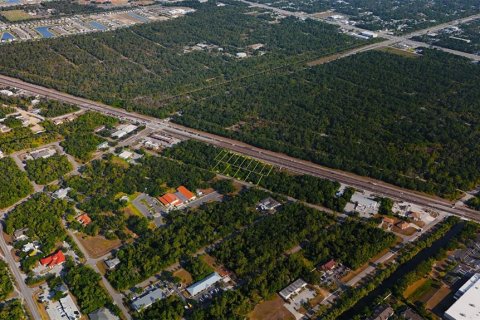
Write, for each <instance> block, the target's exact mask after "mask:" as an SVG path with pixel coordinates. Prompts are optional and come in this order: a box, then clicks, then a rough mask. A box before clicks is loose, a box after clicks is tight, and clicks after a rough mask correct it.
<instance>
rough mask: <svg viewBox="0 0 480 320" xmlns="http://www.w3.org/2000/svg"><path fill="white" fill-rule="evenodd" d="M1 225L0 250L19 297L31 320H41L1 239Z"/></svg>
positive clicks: (0, 227)
mask: <svg viewBox="0 0 480 320" xmlns="http://www.w3.org/2000/svg"><path fill="white" fill-rule="evenodd" d="M2 228H3V227H2V224H1V223H0V248H2V251H3V252H4V253H5V261H6V262H7V264H8V265H9V266H10V270H11V271H12V274H13V276H14V277H15V282H16V285H17V287H18V289H19V290H20V293H21V297H22V298H23V302H24V303H25V304H26V306H27V309H28V310H29V311H30V315H31V316H32V318H33V319H35V320H36V319H42V317H41V315H40V312H39V311H38V308H37V305H36V303H35V301H34V300H33V293H32V290H31V289H30V288H29V287H27V285H26V284H25V281H24V280H23V278H22V275H21V273H20V269H19V268H18V266H17V264H16V262H15V260H14V259H13V257H12V254H11V252H10V250H9V249H8V247H7V244H6V242H5V239H4V238H3V235H2V233H3V230H2Z"/></svg>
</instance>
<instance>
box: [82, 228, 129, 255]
mask: <svg viewBox="0 0 480 320" xmlns="http://www.w3.org/2000/svg"><path fill="white" fill-rule="evenodd" d="M77 239H78V240H79V241H80V242H81V243H82V245H83V247H84V248H85V250H87V252H88V255H89V256H90V257H91V258H93V259H96V258H100V257H101V256H103V255H106V254H107V253H109V252H110V251H112V250H113V249H116V248H118V247H119V246H120V244H121V241H120V240H119V239H115V240H107V239H105V238H104V237H102V236H95V237H90V236H87V235H83V234H81V235H80V236H77Z"/></svg>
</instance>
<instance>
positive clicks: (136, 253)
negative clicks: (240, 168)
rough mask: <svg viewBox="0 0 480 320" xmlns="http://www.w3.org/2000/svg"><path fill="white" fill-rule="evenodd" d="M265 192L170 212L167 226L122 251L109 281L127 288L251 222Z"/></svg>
mask: <svg viewBox="0 0 480 320" xmlns="http://www.w3.org/2000/svg"><path fill="white" fill-rule="evenodd" d="M265 196H266V194H265V193H264V192H260V191H258V190H254V189H249V190H246V191H244V192H242V193H241V194H240V195H238V196H235V197H231V198H227V199H225V200H224V201H223V202H217V203H208V204H205V205H203V206H202V207H200V208H198V209H195V212H190V211H185V212H183V211H178V212H174V213H170V215H169V216H168V224H167V225H166V226H165V227H163V228H158V229H155V230H152V231H149V232H146V233H144V234H142V235H141V237H140V238H139V239H138V240H137V241H135V242H134V243H132V244H128V245H126V246H124V247H122V248H121V249H120V250H119V251H118V253H117V255H116V257H117V258H119V259H120V261H121V263H120V265H119V266H118V267H117V268H116V269H115V270H114V271H112V272H110V273H109V274H108V275H107V277H108V279H109V281H110V282H111V283H112V285H113V286H114V287H115V288H117V289H126V288H128V287H130V286H133V285H135V284H137V283H138V282H140V281H142V280H144V279H146V278H148V277H149V276H151V275H153V274H155V273H157V272H159V271H160V270H162V269H163V268H165V267H167V266H169V265H170V264H172V263H174V262H175V261H177V260H179V259H180V258H181V257H182V256H184V255H190V254H193V253H195V252H196V251H197V250H198V249H200V248H201V247H203V246H206V245H209V244H211V243H213V242H215V241H216V240H218V239H221V238H222V237H225V236H227V235H229V234H230V233H232V232H233V231H235V230H238V229H241V228H242V227H244V226H247V225H250V224H251V223H253V222H254V221H255V220H256V219H257V218H258V217H259V213H258V211H256V210H255V205H256V203H257V202H258V201H260V200H261V199H263V198H264V197H265Z"/></svg>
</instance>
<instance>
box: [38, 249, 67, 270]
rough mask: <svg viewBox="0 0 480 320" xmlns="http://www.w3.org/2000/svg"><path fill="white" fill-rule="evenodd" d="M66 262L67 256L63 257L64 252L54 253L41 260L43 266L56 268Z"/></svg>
mask: <svg viewBox="0 0 480 320" xmlns="http://www.w3.org/2000/svg"><path fill="white" fill-rule="evenodd" d="M64 262H65V256H64V255H63V252H62V250H58V251H57V252H55V253H52V254H51V255H49V256H48V257H45V258H43V259H40V263H41V264H42V266H47V267H54V266H57V265H59V264H62V263H64Z"/></svg>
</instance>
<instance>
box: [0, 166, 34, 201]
mask: <svg viewBox="0 0 480 320" xmlns="http://www.w3.org/2000/svg"><path fill="white" fill-rule="evenodd" d="M32 192H33V187H32V185H31V184H30V181H29V180H28V178H27V175H26V174H25V173H24V172H23V171H21V170H20V169H19V168H18V167H17V165H16V164H15V161H13V159H11V158H3V159H0V208H6V207H8V206H10V205H12V204H14V203H15V202H17V201H18V200H20V199H22V198H23V197H25V196H27V195H28V194H30V193H32Z"/></svg>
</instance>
